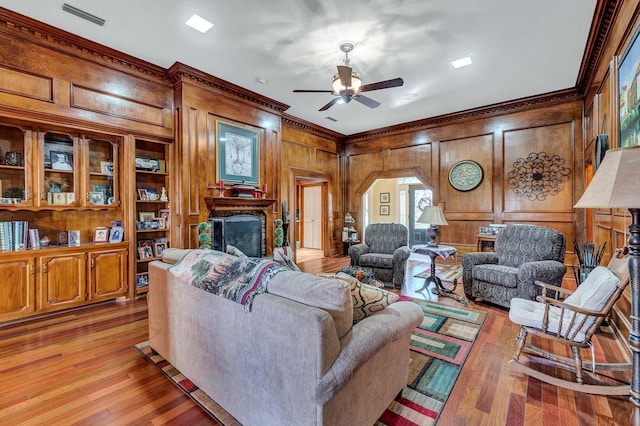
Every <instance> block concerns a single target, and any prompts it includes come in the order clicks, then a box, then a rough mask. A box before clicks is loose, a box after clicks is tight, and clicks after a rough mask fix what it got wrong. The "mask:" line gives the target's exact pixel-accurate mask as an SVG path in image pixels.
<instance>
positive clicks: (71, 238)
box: [67, 230, 80, 246]
mask: <svg viewBox="0 0 640 426" xmlns="http://www.w3.org/2000/svg"><path fill="white" fill-rule="evenodd" d="M67 232H68V235H67V241H68V243H69V245H70V246H79V245H80V231H79V230H73V231H67Z"/></svg>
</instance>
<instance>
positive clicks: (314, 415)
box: [148, 249, 423, 426]
mask: <svg viewBox="0 0 640 426" xmlns="http://www.w3.org/2000/svg"><path fill="white" fill-rule="evenodd" d="M186 252H187V251H186V250H179V249H167V250H166V251H165V252H164V253H163V260H162V261H153V262H151V263H150V265H149V293H148V304H149V341H150V344H151V347H152V348H153V349H154V350H155V351H157V352H158V353H159V354H160V355H162V356H163V357H164V358H165V359H167V360H168V361H169V362H171V364H173V365H174V366H175V367H176V368H178V370H180V372H182V373H183V374H184V375H185V376H186V377H188V378H189V379H191V381H193V382H194V383H195V384H196V385H197V386H198V387H200V388H201V389H202V390H203V391H204V392H205V393H206V394H207V395H209V396H210V397H211V398H213V400H215V401H216V402H217V403H218V404H220V405H221V406H222V407H223V408H224V409H225V410H226V411H228V412H229V413H230V414H231V415H233V416H234V417H235V418H236V419H237V420H238V421H239V422H240V423H242V424H243V425H245V426H249V425H274V426H275V425H332V426H333V425H366V426H370V425H372V424H374V423H375V421H376V420H377V419H378V418H379V416H380V415H381V414H382V413H383V412H384V410H385V408H386V407H387V406H388V405H389V404H390V403H391V401H392V400H393V399H394V397H395V396H396V395H397V394H398V393H399V392H400V391H401V390H402V388H403V387H404V386H406V384H407V378H408V371H409V339H410V335H411V332H412V330H413V329H414V328H415V327H416V326H417V325H418V324H419V323H420V322H421V321H422V319H423V313H422V310H421V309H420V308H419V307H418V305H416V304H415V303H413V302H396V303H394V304H392V305H390V306H388V307H387V308H385V309H383V310H381V311H379V312H376V313H375V314H373V315H372V316H370V317H367V318H365V319H363V320H362V321H360V322H358V323H357V324H355V325H352V321H353V308H352V302H351V293H350V289H349V285H348V284H347V283H345V282H343V281H341V280H337V279H334V280H332V279H325V278H321V277H318V276H315V275H311V274H306V273H302V272H295V271H287V272H280V273H279V274H277V275H275V276H274V277H273V278H272V279H271V280H270V281H269V283H268V290H267V293H263V294H259V295H257V296H256V297H255V299H254V300H253V304H252V306H251V310H250V312H245V310H244V307H243V306H242V305H240V304H238V303H235V302H232V301H230V300H227V299H225V298H223V297H221V296H217V295H214V294H212V293H208V292H206V291H203V290H201V289H199V288H196V287H194V286H192V285H190V284H189V283H186V282H182V281H180V280H179V279H177V278H176V277H175V276H174V275H173V274H172V273H171V272H169V271H168V268H169V267H170V266H171V265H172V264H174V263H176V262H177V261H179V260H180V259H181V258H182V257H183V256H184V255H185V254H186Z"/></svg>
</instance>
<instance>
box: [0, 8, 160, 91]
mask: <svg viewBox="0 0 640 426" xmlns="http://www.w3.org/2000/svg"><path fill="white" fill-rule="evenodd" d="M0 33H6V34H9V35H11V36H13V37H16V38H20V39H23V40H26V41H29V42H32V43H37V44H40V45H43V46H46V47H47V48H49V49H53V50H56V51H58V52H61V53H64V54H67V55H71V56H75V57H77V58H82V59H84V60H88V61H91V62H95V63H98V64H100V65H105V66H109V67H111V68H114V69H117V70H119V71H123V72H126V73H128V74H132V75H136V76H144V77H146V78H148V79H153V80H154V81H156V82H161V83H163V84H165V85H169V84H170V82H169V77H168V75H167V70H165V69H164V68H162V67H159V66H157V65H154V64H151V63H149V62H146V61H144V60H142V59H138V58H136V57H134V56H131V55H127V54H126V53H123V52H120V51H118V50H115V49H111V48H109V47H106V46H103V45H101V44H98V43H95V42H92V41H90V40H87V39H85V38H82V37H79V36H77V35H75V34H72V33H69V32H67V31H64V30H61V29H59V28H55V27H52V26H50V25H47V24H45V23H43V22H40V21H36V20H35V19H32V18H28V17H26V16H24V15H21V14H19V13H17V12H13V11H11V10H8V9H5V8H2V7H0Z"/></svg>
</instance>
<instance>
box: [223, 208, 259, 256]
mask: <svg viewBox="0 0 640 426" xmlns="http://www.w3.org/2000/svg"><path fill="white" fill-rule="evenodd" d="M211 233H212V240H213V241H212V248H213V249H214V250H219V251H226V248H227V245H229V244H231V245H232V246H234V247H236V248H237V249H238V250H240V251H241V252H243V253H244V254H246V255H247V256H250V257H262V219H261V218H260V217H259V216H255V215H249V214H245V215H236V216H229V217H214V218H212V219H211Z"/></svg>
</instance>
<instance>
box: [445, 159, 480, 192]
mask: <svg viewBox="0 0 640 426" xmlns="http://www.w3.org/2000/svg"><path fill="white" fill-rule="evenodd" d="M481 182H482V167H480V164H478V163H476V162H475V161H471V160H464V161H459V162H457V163H456V164H454V165H453V167H451V170H449V183H450V184H451V186H453V187H454V188H455V189H457V190H458V191H471V190H472V189H475V188H477V187H478V185H480V183H481Z"/></svg>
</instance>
